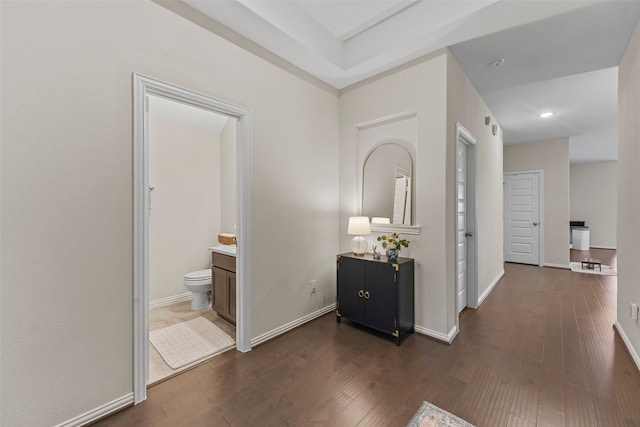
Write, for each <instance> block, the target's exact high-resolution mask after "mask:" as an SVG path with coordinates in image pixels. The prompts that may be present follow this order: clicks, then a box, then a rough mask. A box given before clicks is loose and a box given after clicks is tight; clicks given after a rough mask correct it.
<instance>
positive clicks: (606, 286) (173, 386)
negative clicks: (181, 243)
mask: <svg viewBox="0 0 640 427" xmlns="http://www.w3.org/2000/svg"><path fill="white" fill-rule="evenodd" d="M579 255H580V256H582V254H579ZM599 256H600V257H601V259H602V260H603V262H606V263H609V261H610V260H612V259H614V258H609V259H608V260H607V259H606V258H604V256H603V254H600V255H599ZM505 270H506V273H505V276H504V278H503V279H502V280H501V281H500V283H499V284H498V285H497V286H496V288H495V290H494V291H493V293H492V294H491V295H489V297H488V298H487V299H486V301H485V302H484V304H483V305H482V306H481V307H480V309H478V310H470V309H467V310H465V311H464V312H463V314H462V317H461V319H460V334H459V335H458V337H457V338H456V339H455V341H454V343H453V344H452V345H446V344H443V343H440V342H437V341H435V340H433V339H430V338H427V337H425V336H423V335H420V334H414V335H410V336H408V337H407V338H406V339H405V340H404V341H403V343H402V345H401V346H400V347H396V346H395V345H394V343H393V341H392V340H390V339H388V338H386V337H381V336H377V335H376V334H374V333H371V332H369V331H367V330H363V329H361V328H359V327H355V326H353V325H350V324H348V323H346V322H343V323H342V324H336V322H335V316H334V315H333V314H328V315H325V316H323V317H321V318H319V319H317V320H314V321H312V322H309V323H307V324H305V325H303V326H301V327H299V328H297V329H295V330H293V331H290V332H288V333H286V334H284V335H282V336H279V337H277V338H275V339H273V340H271V341H268V342H266V343H264V344H262V345H260V346H257V347H256V348H254V350H253V351H251V352H250V353H246V354H242V353H238V352H227V353H224V354H222V355H221V356H219V357H217V358H215V359H213V360H211V361H210V362H208V363H206V364H204V365H201V366H198V367H196V368H194V369H192V370H190V371H188V372H186V373H184V374H182V375H179V376H177V377H175V378H172V379H170V380H168V381H166V382H163V383H161V384H158V385H157V386H155V387H152V388H151V389H150V390H149V398H148V400H147V401H146V402H144V403H142V404H140V405H138V406H136V407H132V408H128V409H126V410H124V411H122V412H120V413H118V414H115V415H113V416H111V417H110V418H107V419H105V420H103V421H101V422H99V423H98V424H97V425H99V426H129V425H138V426H144V425H147V426H150V425H154V426H204V425H207V426H229V425H231V426H255V425H270V426H272V425H273V426H276V425H283V426H284V425H289V426H304V425H312V424H313V425H327V426H356V425H360V426H374V425H380V426H404V425H406V423H407V422H408V421H409V420H410V418H411V417H412V415H413V414H414V412H415V411H416V410H417V409H418V407H419V406H420V404H421V402H422V401H423V400H427V401H429V402H431V403H433V404H435V405H438V406H440V407H441V408H443V409H445V410H447V411H450V412H452V413H454V414H455V415H458V416H460V417H462V418H464V419H466V420H467V421H469V422H471V423H474V424H476V425H477V426H478V427H482V426H486V427H499V426H516V425H518V426H554V427H556V426H580V427H585V426H606V427H614V426H624V425H638V424H640V373H639V372H638V370H637V368H636V366H635V365H634V363H633V361H632V359H631V357H630V356H629V354H628V353H627V350H626V348H625V347H624V345H623V343H622V340H621V339H620V337H619V336H617V334H616V332H615V331H614V329H613V326H612V325H613V323H614V321H615V304H616V280H617V279H616V277H615V276H613V277H612V276H597V275H588V274H582V273H572V272H571V271H569V270H563V269H554V268H540V267H535V266H527V265H520V264H506V265H505Z"/></svg>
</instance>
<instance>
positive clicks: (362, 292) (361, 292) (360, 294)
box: [358, 289, 364, 298]
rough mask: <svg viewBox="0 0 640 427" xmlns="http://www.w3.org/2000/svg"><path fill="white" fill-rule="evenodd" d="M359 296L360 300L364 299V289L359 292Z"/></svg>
mask: <svg viewBox="0 0 640 427" xmlns="http://www.w3.org/2000/svg"><path fill="white" fill-rule="evenodd" d="M358 296H359V297H360V298H362V297H364V291H363V290H362V289H360V290H359V291H358Z"/></svg>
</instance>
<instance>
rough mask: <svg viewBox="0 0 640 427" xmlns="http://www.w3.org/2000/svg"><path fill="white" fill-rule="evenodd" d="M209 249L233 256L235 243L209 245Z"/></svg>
mask: <svg viewBox="0 0 640 427" xmlns="http://www.w3.org/2000/svg"><path fill="white" fill-rule="evenodd" d="M209 250H210V251H211V252H215V253H218V254H222V255H229V256H232V257H234V258H235V256H236V245H216V246H209Z"/></svg>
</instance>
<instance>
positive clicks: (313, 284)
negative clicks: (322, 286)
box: [309, 280, 318, 294]
mask: <svg viewBox="0 0 640 427" xmlns="http://www.w3.org/2000/svg"><path fill="white" fill-rule="evenodd" d="M317 285H318V281H317V280H312V281H310V282H309V291H310V292H311V293H312V294H315V293H316V291H317V289H316V286H317Z"/></svg>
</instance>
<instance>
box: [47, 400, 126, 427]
mask: <svg viewBox="0 0 640 427" xmlns="http://www.w3.org/2000/svg"><path fill="white" fill-rule="evenodd" d="M131 405H133V393H129V394H126V395H124V396H122V397H119V398H117V399H115V400H112V401H111V402H109V403H105V404H104V405H102V406H99V407H97V408H95V409H92V410H91V411H88V412H85V413H84V414H82V415H78V416H77V417H75V418H72V419H70V420H68V421H64V422H62V423H60V424H58V425H56V426H55V427H79V426H86V425H87V424H91V423H93V422H95V421H98V420H99V419H101V418H104V417H106V416H107V415H111V414H113V413H114V412H117V411H119V410H121V409H124V408H126V407H127V406H131Z"/></svg>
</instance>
